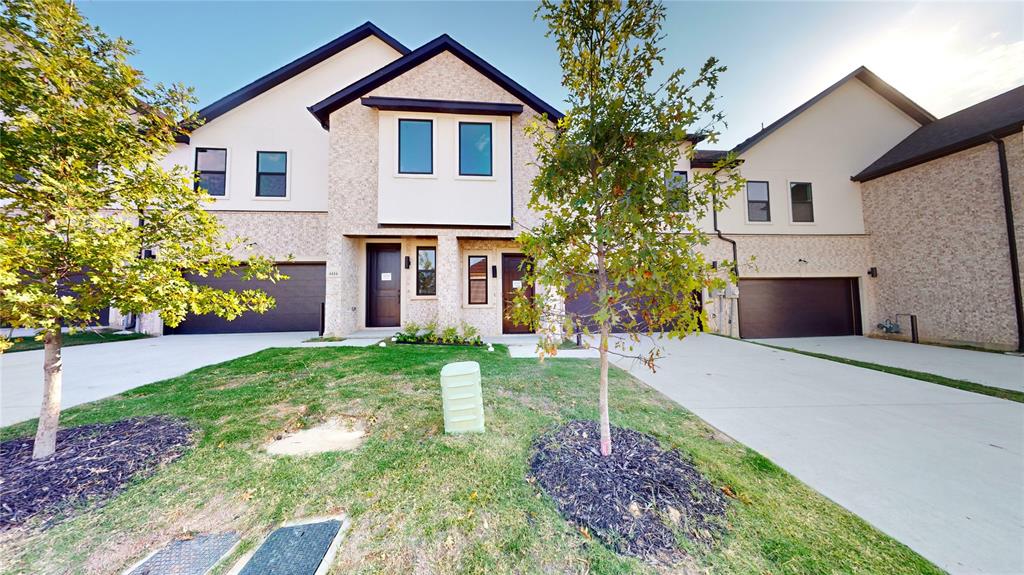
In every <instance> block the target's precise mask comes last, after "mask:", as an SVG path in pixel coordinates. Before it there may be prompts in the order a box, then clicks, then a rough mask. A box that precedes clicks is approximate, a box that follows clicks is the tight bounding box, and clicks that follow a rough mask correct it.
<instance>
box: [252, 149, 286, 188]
mask: <svg viewBox="0 0 1024 575" xmlns="http://www.w3.org/2000/svg"><path fill="white" fill-rule="evenodd" d="M287 196H288V154H287V153H286V152H256V197H258V198H284V197H287Z"/></svg>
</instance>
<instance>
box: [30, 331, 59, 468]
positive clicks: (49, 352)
mask: <svg viewBox="0 0 1024 575" xmlns="http://www.w3.org/2000/svg"><path fill="white" fill-rule="evenodd" d="M61 344H62V336H61V333H60V328H59V327H58V328H57V331H55V332H48V333H47V334H46V339H45V340H44V342H43V345H44V348H43V349H44V352H43V407H42V410H41V411H40V413H39V427H38V428H37V429H36V441H35V445H34V446H33V447H32V459H45V458H47V457H49V456H51V455H53V452H54V451H55V450H56V448H57V424H58V421H59V419H60V385H61V379H62V377H63V375H64V363H63V361H61Z"/></svg>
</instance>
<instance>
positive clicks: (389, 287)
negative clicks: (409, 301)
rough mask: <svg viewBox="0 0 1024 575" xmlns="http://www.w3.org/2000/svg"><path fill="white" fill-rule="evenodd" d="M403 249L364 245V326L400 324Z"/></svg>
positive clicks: (396, 246) (399, 247)
mask: <svg viewBox="0 0 1024 575" xmlns="http://www.w3.org/2000/svg"><path fill="white" fill-rule="evenodd" d="M401 286H402V246H400V245H399V244H366V327H395V326H398V325H400V324H401V323H402V317H401V315H402V314H401V310H402V287H401Z"/></svg>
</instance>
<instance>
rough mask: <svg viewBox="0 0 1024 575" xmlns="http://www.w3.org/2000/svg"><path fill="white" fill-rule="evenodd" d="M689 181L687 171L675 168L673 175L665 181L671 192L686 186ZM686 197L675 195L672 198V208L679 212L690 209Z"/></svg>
mask: <svg viewBox="0 0 1024 575" xmlns="http://www.w3.org/2000/svg"><path fill="white" fill-rule="evenodd" d="M688 182H689V176H688V175H687V173H686V172H685V171H681V170H675V171H673V172H672V177H671V178H669V180H668V181H667V182H665V187H666V188H668V190H669V192H677V191H679V190H682V189H684V188H686V184H687V183H688ZM687 199H688V198H686V197H674V198H671V200H670V201H671V202H672V209H673V210H675V211H677V212H685V211H686V210H688V209H689V207H688V206H687V205H686V204H687Z"/></svg>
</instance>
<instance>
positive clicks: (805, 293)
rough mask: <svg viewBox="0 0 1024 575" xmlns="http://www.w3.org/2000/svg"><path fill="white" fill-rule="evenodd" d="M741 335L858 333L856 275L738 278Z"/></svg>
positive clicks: (858, 315) (752, 336)
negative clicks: (839, 276)
mask: <svg viewBox="0 0 1024 575" xmlns="http://www.w3.org/2000/svg"><path fill="white" fill-rule="evenodd" d="M739 308H740V337H743V338H760V337H814V336H825V335H860V333H861V327H860V296H859V293H858V289H857V278H791V279H789V278H787V279H741V280H740V297H739Z"/></svg>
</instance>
